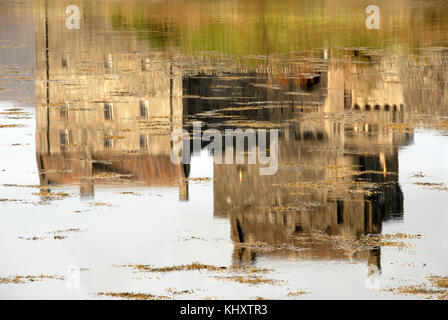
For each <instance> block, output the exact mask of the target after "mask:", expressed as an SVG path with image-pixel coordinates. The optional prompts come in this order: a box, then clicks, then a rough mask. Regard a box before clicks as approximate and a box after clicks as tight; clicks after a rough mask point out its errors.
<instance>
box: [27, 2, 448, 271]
mask: <svg viewBox="0 0 448 320" xmlns="http://www.w3.org/2000/svg"><path fill="white" fill-rule="evenodd" d="M66 4H67V3H66V2H65V1H43V0H41V1H36V2H35V22H34V23H35V39H36V40H35V41H36V43H35V55H36V68H35V89H36V117H37V120H36V121H37V129H36V154H37V163H38V168H39V174H40V182H41V186H42V187H43V188H48V187H51V186H52V185H61V184H75V185H79V188H80V194H81V196H83V197H91V196H94V192H95V188H98V187H106V186H116V185H120V186H135V185H139V186H165V187H175V188H178V189H179V198H180V199H181V200H188V196H189V195H188V179H186V178H188V176H189V171H190V170H189V167H188V166H187V165H174V164H173V163H172V162H171V161H170V156H169V155H170V151H171V148H172V142H171V141H170V133H171V132H172V131H173V130H174V129H179V128H188V129H189V128H190V125H191V121H192V120H197V119H199V120H201V121H202V122H203V123H204V124H205V126H206V127H215V128H218V129H219V130H224V129H225V128H235V127H251V126H255V127H256V128H259V127H262V128H272V127H275V128H278V129H279V130H280V136H279V145H278V148H279V170H278V172H277V173H276V174H275V175H272V176H261V175H259V165H257V164H255V165H244V164H238V165H237V164H235V165H224V164H214V168H213V170H214V179H215V181H214V184H213V191H214V216H215V217H216V218H226V219H229V220H230V225H231V238H232V240H233V241H234V243H235V249H234V260H235V263H245V262H252V261H254V260H255V259H256V258H257V256H258V255H259V254H262V255H264V256H268V255H274V256H280V257H284V258H290V257H293V258H303V259H330V260H335V259H355V260H360V261H366V263H367V264H368V265H369V266H370V268H371V272H372V273H373V274H377V273H378V272H379V270H380V269H381V258H380V257H381V251H380V248H374V249H370V250H364V251H359V250H357V251H350V250H342V249H340V248H335V247H333V246H331V245H330V244H329V243H328V241H325V240H322V239H326V238H322V237H320V238H319V237H316V235H324V236H331V237H339V238H341V239H359V238H360V237H361V236H362V235H365V234H379V233H381V230H382V225H383V223H384V222H385V221H388V220H391V219H401V218H402V215H403V194H402V191H401V189H400V185H399V183H398V173H399V161H398V151H399V148H400V147H402V146H405V145H407V144H409V143H412V141H413V130H412V128H409V127H408V126H407V123H408V122H409V121H410V117H411V116H413V115H414V116H415V115H418V114H428V113H431V114H438V115H444V114H445V113H446V111H445V110H444V109H443V108H442V107H441V106H444V105H447V104H448V103H447V97H446V93H445V92H446V91H445V90H441V87H440V86H442V85H443V83H446V81H440V79H441V78H443V79H446V77H447V74H446V72H445V71H443V74H440V71H438V72H439V74H437V75H434V72H433V71H435V70H441V69H440V68H438V65H437V63H439V64H440V63H444V62H443V61H445V60H446V57H447V56H448V55H447V52H446V51H440V50H439V51H434V52H432V53H431V54H432V55H431V56H430V59H432V60H431V61H432V62H433V64H430V65H431V67H427V65H426V64H422V63H421V62H420V61H419V60H418V59H416V60H412V61H409V60H406V59H404V58H403V57H402V56H401V55H400V54H399V52H394V53H384V52H382V53H381V54H379V53H378V52H377V51H375V50H368V49H350V50H342V49H339V50H336V49H322V50H316V51H312V52H309V51H307V52H304V53H297V56H293V55H291V56H290V57H289V58H288V59H287V61H286V62H285V61H280V60H278V59H277V58H276V57H275V56H273V57H265V58H263V59H261V60H259V61H258V60H257V61H258V62H257V63H256V64H255V66H253V65H252V66H248V67H241V68H235V67H234V65H232V66H229V68H228V69H229V70H227V69H226V67H225V63H224V62H223V61H226V60H225V59H224V58H223V59H222V60H219V58H218V59H217V61H215V68H213V67H209V66H208V67H207V68H200V67H197V66H196V65H195V64H194V61H195V59H194V57H190V56H182V55H181V54H180V53H178V52H177V51H176V50H175V49H172V48H170V49H166V50H155V49H153V48H150V47H149V46H148V45H147V44H145V43H144V42H142V41H139V39H138V37H137V36H136V33H133V32H129V33H122V34H121V33H120V32H118V31H116V30H115V29H114V28H113V25H114V24H113V23H110V21H109V20H108V15H107V14H103V15H93V16H92V17H91V18H90V19H91V20H86V21H84V22H85V23H86V24H87V26H88V28H82V29H80V30H76V31H73V30H66V29H64V28H62V27H61V26H63V25H64V16H63V15H56V14H51V12H65V6H66ZM82 4H84V2H82ZM105 8H106V9H104V8H103V9H104V10H105V12H107V8H108V7H107V6H106V7H105ZM81 9H82V10H84V11H85V10H87V9H88V10H94V9H92V8H91V7H83V6H81ZM103 9H102V10H103ZM49 10H50V11H49ZM49 12H50V14H49ZM223 64H224V67H223ZM428 68H429V69H428ZM431 68H432V69H431ZM260 243H262V244H267V245H270V246H271V248H270V250H268V251H266V250H261V249H260V245H259V244H260ZM285 244H286V245H288V246H285ZM291 247H293V248H294V250H291Z"/></svg>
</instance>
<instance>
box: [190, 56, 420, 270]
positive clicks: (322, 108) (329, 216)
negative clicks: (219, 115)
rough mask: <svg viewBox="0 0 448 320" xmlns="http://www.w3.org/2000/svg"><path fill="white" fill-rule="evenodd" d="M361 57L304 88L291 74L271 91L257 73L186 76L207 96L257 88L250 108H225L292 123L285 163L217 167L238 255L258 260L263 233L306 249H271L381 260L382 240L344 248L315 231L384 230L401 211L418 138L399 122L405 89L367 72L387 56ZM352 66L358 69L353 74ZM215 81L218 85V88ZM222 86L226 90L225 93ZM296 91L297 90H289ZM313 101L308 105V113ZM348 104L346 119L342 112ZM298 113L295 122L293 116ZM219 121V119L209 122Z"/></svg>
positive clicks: (210, 105)
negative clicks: (405, 174)
mask: <svg viewBox="0 0 448 320" xmlns="http://www.w3.org/2000/svg"><path fill="white" fill-rule="evenodd" d="M392 65H393V64H392ZM356 66H357V64H351V63H347V62H346V63H341V64H340V65H338V64H333V63H331V64H330V65H329V71H328V73H323V74H321V75H320V79H319V80H318V81H314V83H315V84H306V85H304V86H301V87H300V86H298V85H297V82H296V81H293V80H292V81H289V82H287V83H286V84H282V85H281V86H280V87H277V88H275V89H274V90H272V89H271V90H270V89H260V88H259V87H257V86H255V87H254V86H251V84H250V83H249V82H250V81H251V80H244V79H238V78H237V77H236V78H235V79H238V80H234V81H229V80H228V79H223V80H221V81H220V80H219V78H216V77H214V78H208V79H207V78H205V79H204V78H203V77H202V78H198V79H191V80H189V81H186V80H185V79H184V86H187V87H188V88H189V93H190V94H192V95H195V94H198V93H199V92H201V94H202V95H206V96H208V97H213V96H216V95H217V94H220V95H223V96H232V97H251V99H250V100H246V101H244V103H243V107H245V106H254V108H253V109H250V108H246V109H243V111H241V112H237V111H235V110H229V111H228V112H227V114H231V115H236V114H239V115H243V116H245V117H246V118H248V119H257V120H259V121H268V122H285V121H286V122H289V124H288V125H286V126H284V125H283V126H282V127H283V131H282V132H281V135H280V141H279V166H280V170H279V172H278V173H277V174H276V175H274V176H260V175H259V174H258V170H259V168H258V165H233V166H228V165H215V167H214V178H215V179H216V182H215V184H214V195H215V216H216V217H227V218H229V219H230V221H231V227H232V239H233V240H234V241H235V243H236V244H235V256H234V258H235V259H237V260H252V259H254V258H255V257H256V253H257V252H258V250H264V249H265V248H264V247H263V246H262V247H261V248H260V247H259V244H260V242H261V243H264V244H268V245H274V246H275V245H281V244H285V243H287V244H293V245H295V246H296V247H299V248H302V249H305V250H299V251H291V250H285V248H283V247H281V248H280V249H275V248H274V250H273V251H272V252H271V254H278V255H284V254H293V252H294V253H295V254H296V255H297V256H301V257H303V258H318V259H335V258H337V259H345V258H354V259H361V260H366V261H367V262H368V264H369V266H370V268H371V270H373V271H374V270H378V269H379V268H380V249H379V248H376V249H373V250H369V251H366V252H355V251H344V250H341V249H335V248H333V247H332V246H331V245H330V244H329V243H328V242H326V241H324V240H325V238H324V240H322V238H320V240H319V237H317V238H316V237H314V238H313V236H314V235H316V233H318V234H320V233H323V235H324V236H338V237H340V238H341V239H342V240H346V239H355V240H356V239H359V238H360V236H361V235H363V234H368V233H373V234H376V233H380V232H381V226H382V222H383V221H384V220H388V219H393V218H399V217H400V216H401V215H402V212H403V211H402V210H403V208H402V206H403V195H402V192H401V189H400V187H399V185H398V148H399V147H400V146H402V145H406V144H408V143H409V142H411V141H412V133H411V132H403V131H396V130H393V126H394V125H396V124H400V123H403V122H404V121H405V117H406V110H405V106H404V103H403V100H402V98H401V97H402V95H401V96H400V92H403V88H402V87H399V86H397V83H395V82H393V83H391V84H389V82H388V81H384V79H383V78H381V77H379V78H378V79H372V78H366V77H365V78H364V75H365V74H370V73H372V72H374V71H377V72H378V75H381V74H382V73H384V72H385V71H384V69H383V66H382V65H381V64H380V65H378V64H371V65H369V66H368V67H364V69H361V70H356ZM375 69H376V70H375ZM353 74H357V77H356V79H353ZM372 84H373V85H376V86H377V87H374V88H371V89H370V91H368V90H367V89H366V88H369V87H370V86H372ZM379 86H382V87H379ZM390 86H391V87H390ZM271 87H273V86H271ZM214 88H219V89H220V90H219V91H217V92H216V93H215V92H214V91H213V89H214ZM223 88H224V89H223ZM226 88H227V89H226ZM223 90H227V91H226V92H225V93H224V94H223V92H222V91H223ZM230 91H231V92H230ZM291 91H294V92H297V93H298V94H296V95H291V94H290V92H291ZM372 92H373V93H372ZM383 92H385V93H384V94H382V93H383ZM392 92H393V93H392ZM282 94H283V98H282ZM363 94H364V98H363ZM285 95H287V96H288V95H289V96H288V98H284V97H285ZM276 101H277V102H279V104H278V105H276V106H275V107H274V108H256V106H257V105H258V106H259V105H262V106H270V105H273V104H274V105H275V102H276ZM355 101H356V102H355ZM362 101H363V103H361V102H362ZM369 105H371V106H372V107H371V108H370V107H369ZM307 106H308V107H310V106H311V107H310V108H309V109H310V111H309V112H307V109H306V107H307ZM313 106H314V109H313ZM224 107H225V103H223V102H222V101H220V100H213V99H208V100H204V99H188V100H187V101H185V102H184V109H185V108H187V109H188V110H195V111H196V112H198V113H199V112H200V111H201V110H213V109H219V110H222V112H223V113H225V112H226V110H225V108H224ZM304 107H305V108H304ZM316 110H319V113H318V114H316V113H315V112H314V111H316ZM358 111H364V112H363V113H361V112H358ZM349 113H351V114H352V116H351V118H350V119H349V120H346V121H344V120H343V119H341V116H342V115H344V114H349ZM324 114H325V117H324ZM323 118H324V119H323ZM292 119H295V120H298V121H289V120H292ZM214 122H216V120H213V119H212V120H211V122H210V125H213V123H214ZM228 123H229V124H232V121H229V122H228ZM233 125H236V124H233ZM254 186H256V187H255V188H254ZM257 248H258V249H257ZM263 254H269V253H266V252H264V251H263Z"/></svg>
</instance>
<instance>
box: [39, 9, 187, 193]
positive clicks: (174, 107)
mask: <svg viewBox="0 0 448 320" xmlns="http://www.w3.org/2000/svg"><path fill="white" fill-rule="evenodd" d="M37 2H38V1H36V6H37V7H38V8H40V10H36V11H35V34H36V102H37V133H36V142H37V160H38V165H39V171H40V176H41V183H42V184H43V185H46V184H65V183H80V185H81V194H82V195H89V194H93V187H94V184H103V185H104V184H111V183H126V184H142V185H152V186H170V185H176V184H177V183H178V182H179V181H181V182H179V183H180V185H179V187H180V197H181V198H182V199H187V198H188V190H187V185H186V184H185V182H184V181H185V180H184V179H182V178H184V177H185V176H186V174H188V173H187V172H185V170H184V167H183V166H175V165H173V164H172V163H171V161H170V158H169V153H170V150H171V143H170V136H169V134H170V133H171V131H172V130H173V129H176V128H180V127H181V126H182V100H181V94H182V83H181V76H180V71H179V69H178V68H176V67H174V66H172V64H171V63H170V62H167V61H166V60H167V59H162V57H161V56H160V55H158V54H156V53H152V52H150V51H149V50H148V49H147V48H145V47H144V46H143V45H139V44H138V43H135V41H134V40H132V39H129V41H126V42H123V40H122V38H120V39H114V37H113V36H111V35H110V34H108V33H107V32H100V31H99V30H97V32H95V33H92V32H91V30H76V31H73V30H65V31H64V32H60V29H62V28H63V27H62V26H64V17H62V16H55V15H51V16H49V15H46V14H45V7H44V5H43V4H44V2H43V1H41V3H40V4H39V3H37ZM39 5H40V6H39ZM56 7H57V8H56ZM64 8H65V7H64V3H62V2H61V3H60V2H52V10H56V11H58V12H59V11H60V12H64ZM96 23H97V24H98V25H100V26H103V25H106V24H107V23H106V21H105V18H102V19H101V18H98V21H96ZM54 29H59V30H58V31H59V32H52V30H54ZM103 31H106V30H103ZM109 32H112V30H109ZM134 52H139V53H138V54H137V53H134Z"/></svg>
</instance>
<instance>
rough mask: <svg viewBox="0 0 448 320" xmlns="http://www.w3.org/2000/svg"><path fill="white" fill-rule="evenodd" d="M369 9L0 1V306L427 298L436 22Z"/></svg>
mask: <svg viewBox="0 0 448 320" xmlns="http://www.w3.org/2000/svg"><path fill="white" fill-rule="evenodd" d="M369 4H370V3H368V2H366V1H349V0H346V1H319V2H316V1H282V2H278V1H250V0H246V1H235V0H228V1H227V0H226V1H219V2H216V1H205V0H203V1H199V0H198V1H196V0H195V1H177V0H172V1H157V2H146V1H79V0H74V1H65V0H58V1H56V0H36V1H33V2H31V1H2V3H1V5H0V133H1V136H0V137H1V140H0V150H1V155H2V156H1V157H0V194H1V195H0V206H1V209H0V219H1V223H0V229H1V231H0V255H1V256H2V259H1V263H0V297H2V298H6V299H13V298H26V299H42V298H44V299H47V298H49V299H53V298H57V299H60V298H62V299H85V298H88V299H100V298H111V297H120V295H121V298H161V299H186V298H193V299H210V298H211V299H252V298H253V299H255V298H265V299H316V298H321V299H403V298H412V299H414V298H415V299H423V298H441V299H444V298H446V297H447V292H448V291H447V290H446V285H445V286H443V285H442V284H443V283H442V284H441V281H439V282H437V281H436V280H437V279H439V280H440V279H442V280H443V279H445V280H446V278H443V277H446V276H447V274H446V270H447V266H448V256H447V252H448V251H447V249H448V241H447V240H448V239H447V235H446V226H447V223H448V216H447V213H446V209H445V207H444V203H445V201H444V200H445V199H446V195H447V192H448V169H447V167H446V165H445V164H446V163H447V160H448V151H447V150H448V148H447V147H448V139H447V136H446V135H447V130H448V114H447V113H448V91H447V89H446V86H447V81H448V73H447V62H448V33H447V31H448V16H447V15H448V14H447V12H448V7H447V4H446V3H445V2H440V1H425V2H421V1H410V0H402V1H394V2H392V3H391V2H386V1H378V4H377V5H378V7H379V8H380V12H381V23H380V29H379V30H375V29H373V30H369V29H367V28H366V27H365V19H366V14H365V8H366V7H367V5H369ZM69 5H76V6H78V7H79V8H80V13H81V20H80V29H75V30H69V29H67V28H66V27H65V20H66V18H67V15H66V13H65V10H66V7H67V6H69ZM195 121H200V122H201V125H202V129H203V130H205V129H210V128H215V129H217V130H219V131H220V132H224V131H225V130H226V129H230V128H231V129H235V128H241V129H249V128H254V129H257V130H258V129H267V130H274V129H276V130H278V132H279V141H278V155H279V158H278V159H279V163H278V170H277V172H276V174H274V175H260V174H259V169H260V167H262V165H261V164H259V163H257V164H219V163H216V162H214V161H213V160H214V159H213V155H212V154H210V152H208V150H207V148H206V144H205V143H203V144H202V146H201V147H202V148H201V150H195V152H192V154H191V159H192V161H191V163H189V164H174V163H173V162H172V161H171V160H170V151H171V149H172V147H173V143H172V142H171V141H170V133H171V132H172V131H173V130H176V129H182V128H183V129H185V130H187V131H188V132H189V133H190V134H191V135H192V134H193V123H194V122H195ZM257 148H258V146H257ZM247 151H248V152H249V153H250V152H251V151H250V150H247ZM255 151H256V150H255ZM252 152H253V150H252ZM224 153H225V151H224ZM434 277H439V278H434ZM440 277H441V278H440ZM442 282H443V281H442ZM138 294H143V295H140V296H139V295H138Z"/></svg>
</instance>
